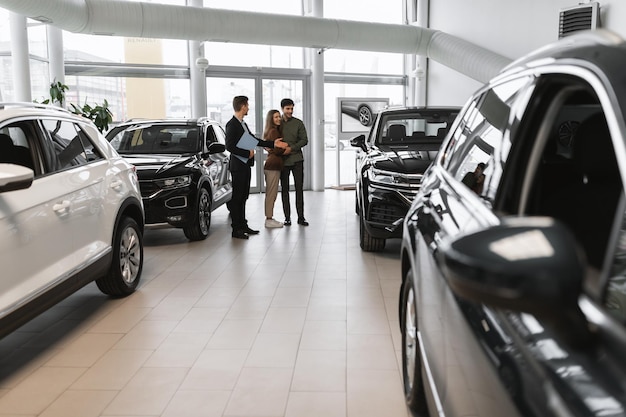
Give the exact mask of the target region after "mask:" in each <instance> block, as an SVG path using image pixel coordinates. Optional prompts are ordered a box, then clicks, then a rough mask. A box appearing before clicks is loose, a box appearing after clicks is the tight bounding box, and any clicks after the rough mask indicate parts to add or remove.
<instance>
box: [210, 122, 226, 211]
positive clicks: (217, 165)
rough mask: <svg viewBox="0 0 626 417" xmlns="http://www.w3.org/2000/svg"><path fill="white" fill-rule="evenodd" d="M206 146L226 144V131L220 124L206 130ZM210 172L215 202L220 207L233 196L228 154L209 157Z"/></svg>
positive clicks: (221, 153) (215, 154)
mask: <svg viewBox="0 0 626 417" xmlns="http://www.w3.org/2000/svg"><path fill="white" fill-rule="evenodd" d="M206 129H207V130H206V135H205V136H206V146H207V148H208V146H209V145H210V144H211V143H215V142H217V143H221V144H222V145H225V144H226V136H225V134H224V130H222V128H221V126H219V125H218V124H211V125H209V126H207V128H206ZM208 160H209V164H208V168H209V172H210V177H211V181H212V184H213V190H214V191H213V192H214V194H215V195H214V201H215V202H216V203H217V204H218V205H219V204H222V203H224V202H226V201H228V200H230V196H231V195H232V184H231V180H230V171H229V170H228V161H229V157H228V154H227V152H219V153H214V154H211V155H209V158H208Z"/></svg>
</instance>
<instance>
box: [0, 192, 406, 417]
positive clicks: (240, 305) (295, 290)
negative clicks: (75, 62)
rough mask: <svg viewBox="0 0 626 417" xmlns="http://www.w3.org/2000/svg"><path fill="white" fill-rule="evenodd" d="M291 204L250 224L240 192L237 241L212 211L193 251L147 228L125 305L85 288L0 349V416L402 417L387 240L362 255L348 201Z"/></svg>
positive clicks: (391, 249) (396, 275)
mask: <svg viewBox="0 0 626 417" xmlns="http://www.w3.org/2000/svg"><path fill="white" fill-rule="evenodd" d="M292 204H293V202H292ZM305 204H306V212H307V219H308V220H309V221H310V223H311V226H309V227H302V226H298V225H294V226H291V227H290V228H282V229H264V228H262V225H263V217H264V216H263V209H262V207H263V195H258V194H257V195H253V196H251V198H250V200H249V203H248V219H249V221H250V224H251V226H252V227H255V228H259V229H261V234H260V235H258V236H252V237H251V238H250V240H248V241H242V240H236V239H232V238H231V237H230V227H229V225H228V222H229V219H228V217H227V215H228V213H227V211H226V208H225V207H222V208H219V209H218V210H217V211H216V212H215V213H214V214H213V224H212V226H211V234H210V236H209V238H208V239H207V240H206V241H203V242H195V243H190V242H188V241H187V240H186V239H185V238H184V236H183V233H182V231H180V230H175V229H158V230H148V231H147V232H146V235H145V264H144V272H143V278H142V282H141V285H140V288H139V289H138V291H137V292H136V293H135V294H133V295H132V296H130V297H127V298H124V299H109V298H107V297H105V296H103V295H102V294H101V293H100V292H99V291H98V289H97V287H96V286H95V285H93V284H92V285H89V286H87V287H86V288H84V289H83V290H81V291H79V292H78V293H76V294H74V295H72V296H71V297H70V298H68V299H67V300H65V301H63V302H62V303H61V304H59V305H57V306H55V307H54V308H52V309H50V310H49V311H48V312H46V313H45V314H43V315H42V316H40V317H38V318H37V319H35V320H33V321H32V322H30V323H28V324H27V325H25V326H23V327H22V328H20V329H19V330H17V331H15V332H14V333H12V334H11V335H9V336H7V337H5V338H4V339H2V340H0V416H2V417H6V416H11V417H14V416H15V417H17V416H20V417H30V416H41V417H91V416H118V417H121V416H123V417H133V416H164V417H213V416H216V417H219V416H224V417H255V416H259V417H261V416H263V417H279V416H288V417H344V416H345V417H357V416H358V417H407V411H406V408H405V406H404V400H403V395H402V382H401V371H400V367H399V366H398V363H399V360H398V358H399V349H400V336H399V331H398V318H397V302H398V300H397V298H398V289H399V282H400V281H399V280H400V272H399V271H400V267H399V260H398V258H399V255H398V254H399V241H390V242H388V245H387V249H386V250H385V251H384V252H382V253H378V254H371V253H363V252H361V250H360V248H359V245H358V221H357V219H358V218H357V216H356V215H355V214H354V191H339V190H326V191H324V192H307V193H306V195H305ZM279 207H280V204H279V203H278V204H277V212H278V213H281V214H282V210H281V209H280V208H279ZM281 214H279V215H277V216H276V217H277V218H278V219H281V220H282V216H281Z"/></svg>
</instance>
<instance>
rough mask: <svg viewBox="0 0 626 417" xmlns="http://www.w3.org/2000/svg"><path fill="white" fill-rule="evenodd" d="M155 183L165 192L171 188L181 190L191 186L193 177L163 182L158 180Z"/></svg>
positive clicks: (184, 176) (170, 179)
mask: <svg viewBox="0 0 626 417" xmlns="http://www.w3.org/2000/svg"><path fill="white" fill-rule="evenodd" d="M155 182H156V184H157V185H158V186H159V188H162V189H164V190H167V189H171V188H180V187H186V186H188V185H189V184H191V176H190V175H181V176H180V177H172V178H165V179H162V180H156V181H155Z"/></svg>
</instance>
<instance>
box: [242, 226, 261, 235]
mask: <svg viewBox="0 0 626 417" xmlns="http://www.w3.org/2000/svg"><path fill="white" fill-rule="evenodd" d="M244 232H246V233H247V234H249V235H258V234H259V231H258V230H254V229H250V228H249V227H246V228H245V229H244Z"/></svg>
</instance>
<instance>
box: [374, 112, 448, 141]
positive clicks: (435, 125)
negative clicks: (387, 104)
mask: <svg viewBox="0 0 626 417" xmlns="http://www.w3.org/2000/svg"><path fill="white" fill-rule="evenodd" d="M452 121H453V119H450V117H449V113H448V112H446V113H445V114H439V113H432V115H393V114H385V115H383V116H382V117H381V121H380V124H381V128H382V134H381V135H380V136H378V137H377V143H376V145H397V144H410V143H411V144H412V143H420V142H426V141H429V140H430V141H439V142H441V141H442V140H443V137H444V136H445V134H446V133H447V132H448V127H449V125H450V124H451V123H452Z"/></svg>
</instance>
